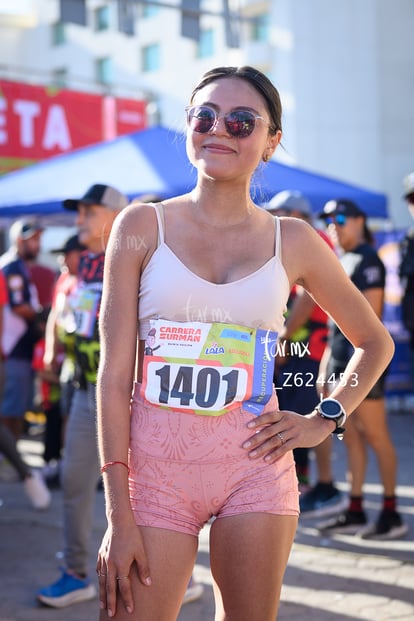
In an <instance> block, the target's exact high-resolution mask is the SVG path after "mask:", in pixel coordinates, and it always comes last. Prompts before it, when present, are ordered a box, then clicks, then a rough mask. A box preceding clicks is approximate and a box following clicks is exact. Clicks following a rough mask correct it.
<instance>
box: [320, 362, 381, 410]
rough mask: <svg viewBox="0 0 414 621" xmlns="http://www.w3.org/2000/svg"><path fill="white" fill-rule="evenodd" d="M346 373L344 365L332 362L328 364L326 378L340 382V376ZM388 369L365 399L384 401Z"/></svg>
mask: <svg viewBox="0 0 414 621" xmlns="http://www.w3.org/2000/svg"><path fill="white" fill-rule="evenodd" d="M344 371H345V367H344V366H343V365H340V364H338V363H337V362H336V361H335V360H332V359H331V360H330V361H329V362H328V366H327V369H326V377H332V376H333V375H334V376H335V378H337V379H338V382H339V380H340V374H341V373H343V372H344ZM387 372H388V368H387V369H385V371H384V373H383V374H382V375H381V377H380V378H379V380H378V381H377V382H375V384H374V385H373V387H372V388H371V390H370V391H369V393H368V394H367V396H366V397H365V399H372V400H374V399H383V398H384V397H385V378H386V376H387Z"/></svg>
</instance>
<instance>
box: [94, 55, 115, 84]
mask: <svg viewBox="0 0 414 621" xmlns="http://www.w3.org/2000/svg"><path fill="white" fill-rule="evenodd" d="M96 80H97V82H100V83H101V84H112V82H113V65H112V58H108V57H107V58H99V59H98V60H97V61H96Z"/></svg>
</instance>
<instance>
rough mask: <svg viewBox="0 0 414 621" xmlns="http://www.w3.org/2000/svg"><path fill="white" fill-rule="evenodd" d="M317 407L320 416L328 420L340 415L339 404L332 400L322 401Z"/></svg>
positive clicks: (340, 408)
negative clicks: (320, 413)
mask: <svg viewBox="0 0 414 621" xmlns="http://www.w3.org/2000/svg"><path fill="white" fill-rule="evenodd" d="M319 407H320V410H321V412H322V414H323V415H324V416H327V417H328V418H337V417H338V416H340V415H341V413H342V407H341V404H340V403H338V401H334V400H333V399H327V400H326V401H322V402H321V404H320V406H319Z"/></svg>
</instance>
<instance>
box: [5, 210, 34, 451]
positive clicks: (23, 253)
mask: <svg viewBox="0 0 414 621" xmlns="http://www.w3.org/2000/svg"><path fill="white" fill-rule="evenodd" d="M42 231H43V227H42V226H41V225H40V223H39V222H38V221H36V220H34V219H21V220H16V221H15V222H14V223H13V224H12V226H11V227H10V231H9V237H10V249H9V250H8V251H7V252H6V253H5V254H4V255H3V256H2V257H1V258H0V267H1V269H2V270H3V272H4V275H5V277H6V281H7V289H8V297H9V304H8V305H7V306H6V307H5V312H4V334H3V350H4V353H5V354H6V361H5V369H4V370H5V378H6V380H5V386H4V395H3V402H2V406H1V415H2V420H3V423H4V424H5V425H6V426H7V427H8V428H9V429H10V431H11V432H12V433H13V434H14V436H15V438H16V440H18V439H19V437H20V435H21V433H22V430H23V422H24V415H25V413H26V411H27V410H29V409H30V408H31V407H32V405H33V379H34V376H33V369H32V357H33V348H34V345H35V342H36V341H37V339H38V338H39V336H40V334H39V332H38V330H37V328H36V318H37V314H38V313H39V312H40V311H41V307H40V303H39V295H38V291H37V289H36V286H35V284H34V282H33V279H32V277H31V274H30V263H31V262H33V261H34V260H35V259H36V258H37V256H38V254H39V251H40V236H41V233H42Z"/></svg>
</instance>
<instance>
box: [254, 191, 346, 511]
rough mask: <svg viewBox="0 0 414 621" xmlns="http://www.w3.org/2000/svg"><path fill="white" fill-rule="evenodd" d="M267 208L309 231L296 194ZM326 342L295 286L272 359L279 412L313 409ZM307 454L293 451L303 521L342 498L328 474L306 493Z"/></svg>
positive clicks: (320, 321)
mask: <svg viewBox="0 0 414 621" xmlns="http://www.w3.org/2000/svg"><path fill="white" fill-rule="evenodd" d="M265 208H266V209H267V211H269V212H270V213H271V214H273V215H277V216H289V217H294V218H300V219H302V220H304V221H305V222H307V223H308V224H311V225H313V213H312V207H311V204H310V202H309V201H308V200H307V199H306V198H305V196H303V195H302V194H301V193H300V192H297V191H288V190H285V191H283V192H279V193H278V194H276V195H275V196H274V197H273V198H272V199H271V200H270V201H269V203H267V204H266V206H265ZM317 232H318V234H319V235H320V236H321V237H322V239H323V240H324V241H325V242H326V243H327V244H328V245H329V246H330V247H331V248H332V249H333V245H332V242H331V241H330V239H329V237H328V235H327V234H326V233H325V232H324V231H320V230H317ZM327 337H328V316H327V314H326V313H325V312H324V311H323V310H322V309H321V308H320V307H319V306H318V305H317V304H315V302H314V300H313V299H312V298H311V296H310V295H309V294H308V293H307V292H306V291H305V290H304V289H303V287H301V286H299V285H295V286H294V287H293V289H292V291H291V293H290V296H289V300H288V312H287V316H286V321H285V325H284V328H283V330H282V332H281V334H280V335H279V339H280V343H281V346H280V350H281V352H280V355H279V356H278V357H277V359H276V369H275V385H276V390H277V391H278V393H277V395H278V399H279V406H280V407H281V408H282V409H291V410H293V411H295V412H299V414H307V413H308V412H309V409H312V408H313V407H315V406H316V405H317V403H318V401H319V394H318V391H317V386H318V384H317V381H318V378H319V366H320V362H321V359H322V355H323V353H324V351H325V347H326V341H327ZM291 343H295V344H296V346H293V347H292V346H291ZM300 345H302V347H300ZM283 349H284V350H285V354H286V355H285V356H283ZM291 350H293V351H291ZM309 451H310V449H308V448H305V447H298V448H296V449H294V451H293V455H294V458H295V464H296V472H297V475H298V481H299V489H300V491H301V492H302V494H301V496H300V499H299V503H300V510H301V515H303V514H304V513H306V512H307V511H309V510H311V509H313V510H314V509H315V499H316V498H318V499H319V500H320V501H322V503H324V505H325V506H326V505H327V504H328V505H329V507H335V508H336V507H337V506H338V503H341V502H343V499H342V494H341V493H340V491H339V490H338V489H337V488H336V487H335V486H334V484H333V482H332V474H331V472H330V471H329V472H328V474H327V476H326V478H325V479H322V480H321V477H320V475H319V478H318V483H317V485H316V486H315V487H314V488H312V493H311V494H306V492H308V491H309V488H310V485H309V483H310V480H309V474H310V473H309ZM317 463H318V462H317Z"/></svg>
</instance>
